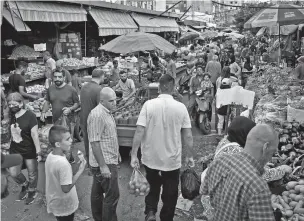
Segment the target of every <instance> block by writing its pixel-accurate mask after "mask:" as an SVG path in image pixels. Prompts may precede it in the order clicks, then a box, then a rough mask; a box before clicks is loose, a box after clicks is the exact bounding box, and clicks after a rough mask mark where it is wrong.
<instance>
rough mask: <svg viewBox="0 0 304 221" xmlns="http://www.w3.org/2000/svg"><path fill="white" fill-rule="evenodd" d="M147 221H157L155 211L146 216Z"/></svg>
mask: <svg viewBox="0 0 304 221" xmlns="http://www.w3.org/2000/svg"><path fill="white" fill-rule="evenodd" d="M145 221H156V216H155V212H153V211H150V212H148V214H147V215H146V218H145Z"/></svg>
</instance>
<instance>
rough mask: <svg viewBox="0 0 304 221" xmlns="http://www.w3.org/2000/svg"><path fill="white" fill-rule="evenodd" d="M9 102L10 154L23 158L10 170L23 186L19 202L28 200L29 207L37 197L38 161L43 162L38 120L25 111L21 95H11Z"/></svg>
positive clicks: (26, 202) (32, 114)
mask: <svg viewBox="0 0 304 221" xmlns="http://www.w3.org/2000/svg"><path fill="white" fill-rule="evenodd" d="M7 101H8V107H9V109H10V112H11V117H12V119H11V135H12V141H11V144H10V154H21V156H22V157H23V163H22V164H20V165H18V166H14V167H11V168H10V169H9V170H10V175H11V177H12V178H13V179H14V181H15V182H16V183H17V184H19V185H20V186H21V192H20V194H19V196H18V200H24V199H26V200H25V204H27V205H28V204H31V203H33V202H34V199H35V198H36V196H37V192H36V187H37V181H38V162H37V160H41V157H40V155H39V154H40V142H39V137H38V123H37V118H36V115H35V114H34V113H32V112H31V111H28V110H25V109H24V104H23V97H22V95H21V94H19V93H17V92H15V93H11V94H10V95H9V96H8V98H7ZM37 157H38V158H37ZM23 166H25V168H26V169H27V172H28V180H27V179H26V177H25V176H24V174H23V173H22V171H21V170H22V168H23Z"/></svg>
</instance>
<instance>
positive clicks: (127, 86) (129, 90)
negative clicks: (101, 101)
mask: <svg viewBox="0 0 304 221" xmlns="http://www.w3.org/2000/svg"><path fill="white" fill-rule="evenodd" d="M119 76H120V80H119V81H118V83H117V85H116V86H115V87H114V88H113V89H114V90H115V91H121V92H122V101H121V102H123V103H124V104H125V105H127V104H130V103H132V102H133V101H134V99H135V94H136V88H135V84H134V81H133V80H132V79H129V78H128V75H127V72H126V71H124V70H123V71H120V72H119Z"/></svg>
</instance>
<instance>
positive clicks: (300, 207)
mask: <svg viewBox="0 0 304 221" xmlns="http://www.w3.org/2000/svg"><path fill="white" fill-rule="evenodd" d="M286 189H287V191H284V192H283V193H282V196H280V195H274V194H273V195H272V196H271V203H272V207H273V209H274V210H276V209H279V210H280V211H281V212H282V214H283V216H284V218H283V220H290V221H300V220H303V221H304V179H301V180H299V181H290V182H288V183H287V185H286ZM281 220H282V219H281Z"/></svg>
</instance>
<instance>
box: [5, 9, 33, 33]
mask: <svg viewBox="0 0 304 221" xmlns="http://www.w3.org/2000/svg"><path fill="white" fill-rule="evenodd" d="M3 17H4V18H5V20H7V21H8V22H9V23H10V24H11V25H12V26H13V27H14V28H15V30H16V31H31V29H30V28H29V27H28V26H27V25H26V24H25V23H24V21H22V20H21V18H20V17H19V16H18V15H16V13H15V12H14V11H13V10H12V11H11V13H10V12H9V10H8V9H7V8H3Z"/></svg>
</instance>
